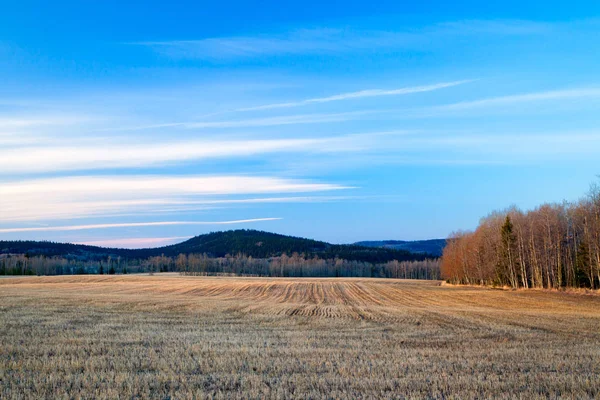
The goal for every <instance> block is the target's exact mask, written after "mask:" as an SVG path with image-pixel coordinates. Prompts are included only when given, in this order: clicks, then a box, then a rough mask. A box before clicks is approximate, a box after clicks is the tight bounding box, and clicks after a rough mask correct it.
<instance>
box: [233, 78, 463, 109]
mask: <svg viewBox="0 0 600 400" xmlns="http://www.w3.org/2000/svg"><path fill="white" fill-rule="evenodd" d="M473 81H474V80H473V79H469V80H462V81H453V82H443V83H436V84H432V85H424V86H413V87H405V88H399V89H369V90H360V91H358V92H348V93H341V94H336V95H332V96H327V97H317V98H312V99H306V100H301V101H293V102H287V103H275V104H266V105H262V106H257V107H247V108H239V109H237V110H235V111H259V110H270V109H275V108H290V107H300V106H305V105H309V104H315V103H329V102H332V101H341V100H351V99H361V98H366V97H381V96H398V95H405V94H412V93H423V92H431V91H434V90H439V89H445V88H449V87H452V86H458V85H462V84H465V83H469V82H473Z"/></svg>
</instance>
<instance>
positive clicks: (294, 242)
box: [0, 230, 431, 263]
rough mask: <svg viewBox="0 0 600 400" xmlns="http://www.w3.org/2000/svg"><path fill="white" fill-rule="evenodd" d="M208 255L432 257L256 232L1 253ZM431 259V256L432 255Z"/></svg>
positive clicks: (4, 247)
mask: <svg viewBox="0 0 600 400" xmlns="http://www.w3.org/2000/svg"><path fill="white" fill-rule="evenodd" d="M194 253H195V254H204V253H206V254H207V255H209V256H212V257H223V256H225V255H227V254H230V255H237V254H244V255H246V256H251V257H254V258H269V257H276V256H280V255H282V254H284V253H285V254H288V255H292V254H293V253H299V254H304V255H305V257H307V258H311V257H315V256H316V257H319V258H323V259H333V258H340V259H344V260H352V261H365V262H371V263H383V262H387V261H392V260H398V261H410V260H423V259H425V258H427V257H428V256H429V255H427V254H416V253H411V252H409V251H405V250H396V249H389V248H371V247H365V246H359V245H333V244H329V243H326V242H320V241H316V240H311V239H304V238H298V237H292V236H285V235H279V234H275V233H269V232H262V231H256V230H234V231H226V232H214V233H209V234H205V235H200V236H196V237H193V238H191V239H189V240H186V241H185V242H182V243H178V244H174V245H171V246H164V247H157V248H152V249H136V250H131V249H117V248H102V247H95V246H86V245H76V244H68V243H53V242H34V241H0V254H29V255H32V256H35V255H45V256H61V257H67V258H76V259H81V260H94V259H103V258H106V257H108V256H112V257H124V258H128V259H134V258H139V259H141V258H148V257H154V256H160V255H165V256H171V257H172V256H177V255H178V254H194ZM429 257H431V256H429Z"/></svg>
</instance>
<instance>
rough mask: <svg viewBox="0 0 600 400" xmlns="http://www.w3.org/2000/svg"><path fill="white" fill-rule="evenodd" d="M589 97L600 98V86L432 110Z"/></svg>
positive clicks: (452, 109)
mask: <svg viewBox="0 0 600 400" xmlns="http://www.w3.org/2000/svg"><path fill="white" fill-rule="evenodd" d="M587 97H600V86H598V87H582V88H574V89H559V90H549V91H544V92H534V93H525V94H516V95H509V96H499V97H491V98H487V99H481V100H473V101H462V102H458V103H453V104H448V105H442V106H437V107H431V109H432V110H440V111H454V110H467V109H474V108H483V107H495V106H504V105H513V104H523V103H533V102H539V101H552V100H572V99H582V98H587Z"/></svg>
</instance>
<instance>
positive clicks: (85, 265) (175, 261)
mask: <svg viewBox="0 0 600 400" xmlns="http://www.w3.org/2000/svg"><path fill="white" fill-rule="evenodd" d="M140 272H149V273H154V272H180V273H182V274H184V275H238V276H269V277H379V278H402V279H439V277H440V262H439V259H425V260H417V261H397V260H393V261H389V262H387V263H369V262H366V261H356V260H344V259H340V258H335V259H324V258H319V257H316V256H313V257H306V256H305V255H303V254H298V253H293V254H292V255H291V256H288V255H286V254H283V255H281V256H279V257H269V258H254V257H251V256H247V255H244V254H241V253H240V254H238V255H235V256H231V255H227V256H225V257H211V256H209V255H207V254H187V255H186V254H179V255H178V256H177V257H167V256H164V255H162V256H156V257H148V258H145V259H123V258H121V257H110V256H109V257H107V258H106V259H103V260H99V261H88V260H85V261H84V260H76V259H67V258H63V257H58V256H52V257H46V256H28V255H23V254H12V255H2V256H0V275H64V274H104V273H106V274H115V273H117V274H122V273H140Z"/></svg>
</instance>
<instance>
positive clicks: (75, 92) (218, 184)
mask: <svg viewBox="0 0 600 400" xmlns="http://www.w3.org/2000/svg"><path fill="white" fill-rule="evenodd" d="M96 3H97V4H92V3H90V2H53V3H52V4H50V3H48V2H27V1H24V2H12V4H5V5H3V10H2V13H0V77H2V80H1V85H0V147H1V148H2V149H3V151H2V152H1V154H0V239H44V240H55V241H70V242H78V243H93V244H99V245H115V246H127V247H143V246H153V245H162V244H168V243H173V242H176V241H181V240H183V239H185V238H187V237H190V236H194V235H197V234H200V233H205V232H210V231H215V230H221V229H234V228H256V229H262V230H268V231H273V232H279V233H285V234H293V235H298V236H306V237H311V238H316V239H322V240H327V241H331V242H336V243H345V242H353V241H358V240H367V239H425V238H438V237H445V236H447V235H448V234H449V233H450V232H452V231H454V230H459V229H473V228H474V227H475V226H476V225H477V223H478V221H479V218H481V217H482V216H485V215H486V214H488V213H489V212H490V211H492V210H495V209H502V208H505V207H507V206H509V205H512V204H515V205H517V206H519V207H521V208H524V209H528V208H532V207H535V206H536V205H538V204H540V203H543V202H556V201H562V200H563V199H566V200H576V199H577V198H579V197H580V196H582V195H583V194H584V193H585V192H586V190H587V188H588V186H589V184H590V183H591V182H592V181H594V180H595V179H596V175H597V174H598V173H600V168H599V167H598V165H599V164H598V155H599V154H600V131H599V130H598V126H599V122H600V75H599V73H598V66H599V65H600V17H599V16H600V4H598V3H597V2H592V1H590V2H569V3H564V2H544V3H541V2H522V1H520V2H511V1H507V2H502V4H499V5H487V4H486V5H482V4H480V2H419V4H411V3H404V2H397V1H395V2H377V3H376V4H372V3H368V2H357V1H354V2H353V1H350V2H328V3H323V2H311V1H303V2H298V3H296V4H285V5H283V4H281V2H268V1H267V2H261V3H256V2H247V3H243V2H218V4H203V3H204V2H203V3H199V2H189V3H186V2H178V3H177V4H167V2H162V3H158V2H149V3H148V2H145V3H143V4H142V3H139V4H131V3H130V4H123V3H122V2H116V1H103V2H96ZM415 3H416V2H415ZM450 3H452V4H450Z"/></svg>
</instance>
